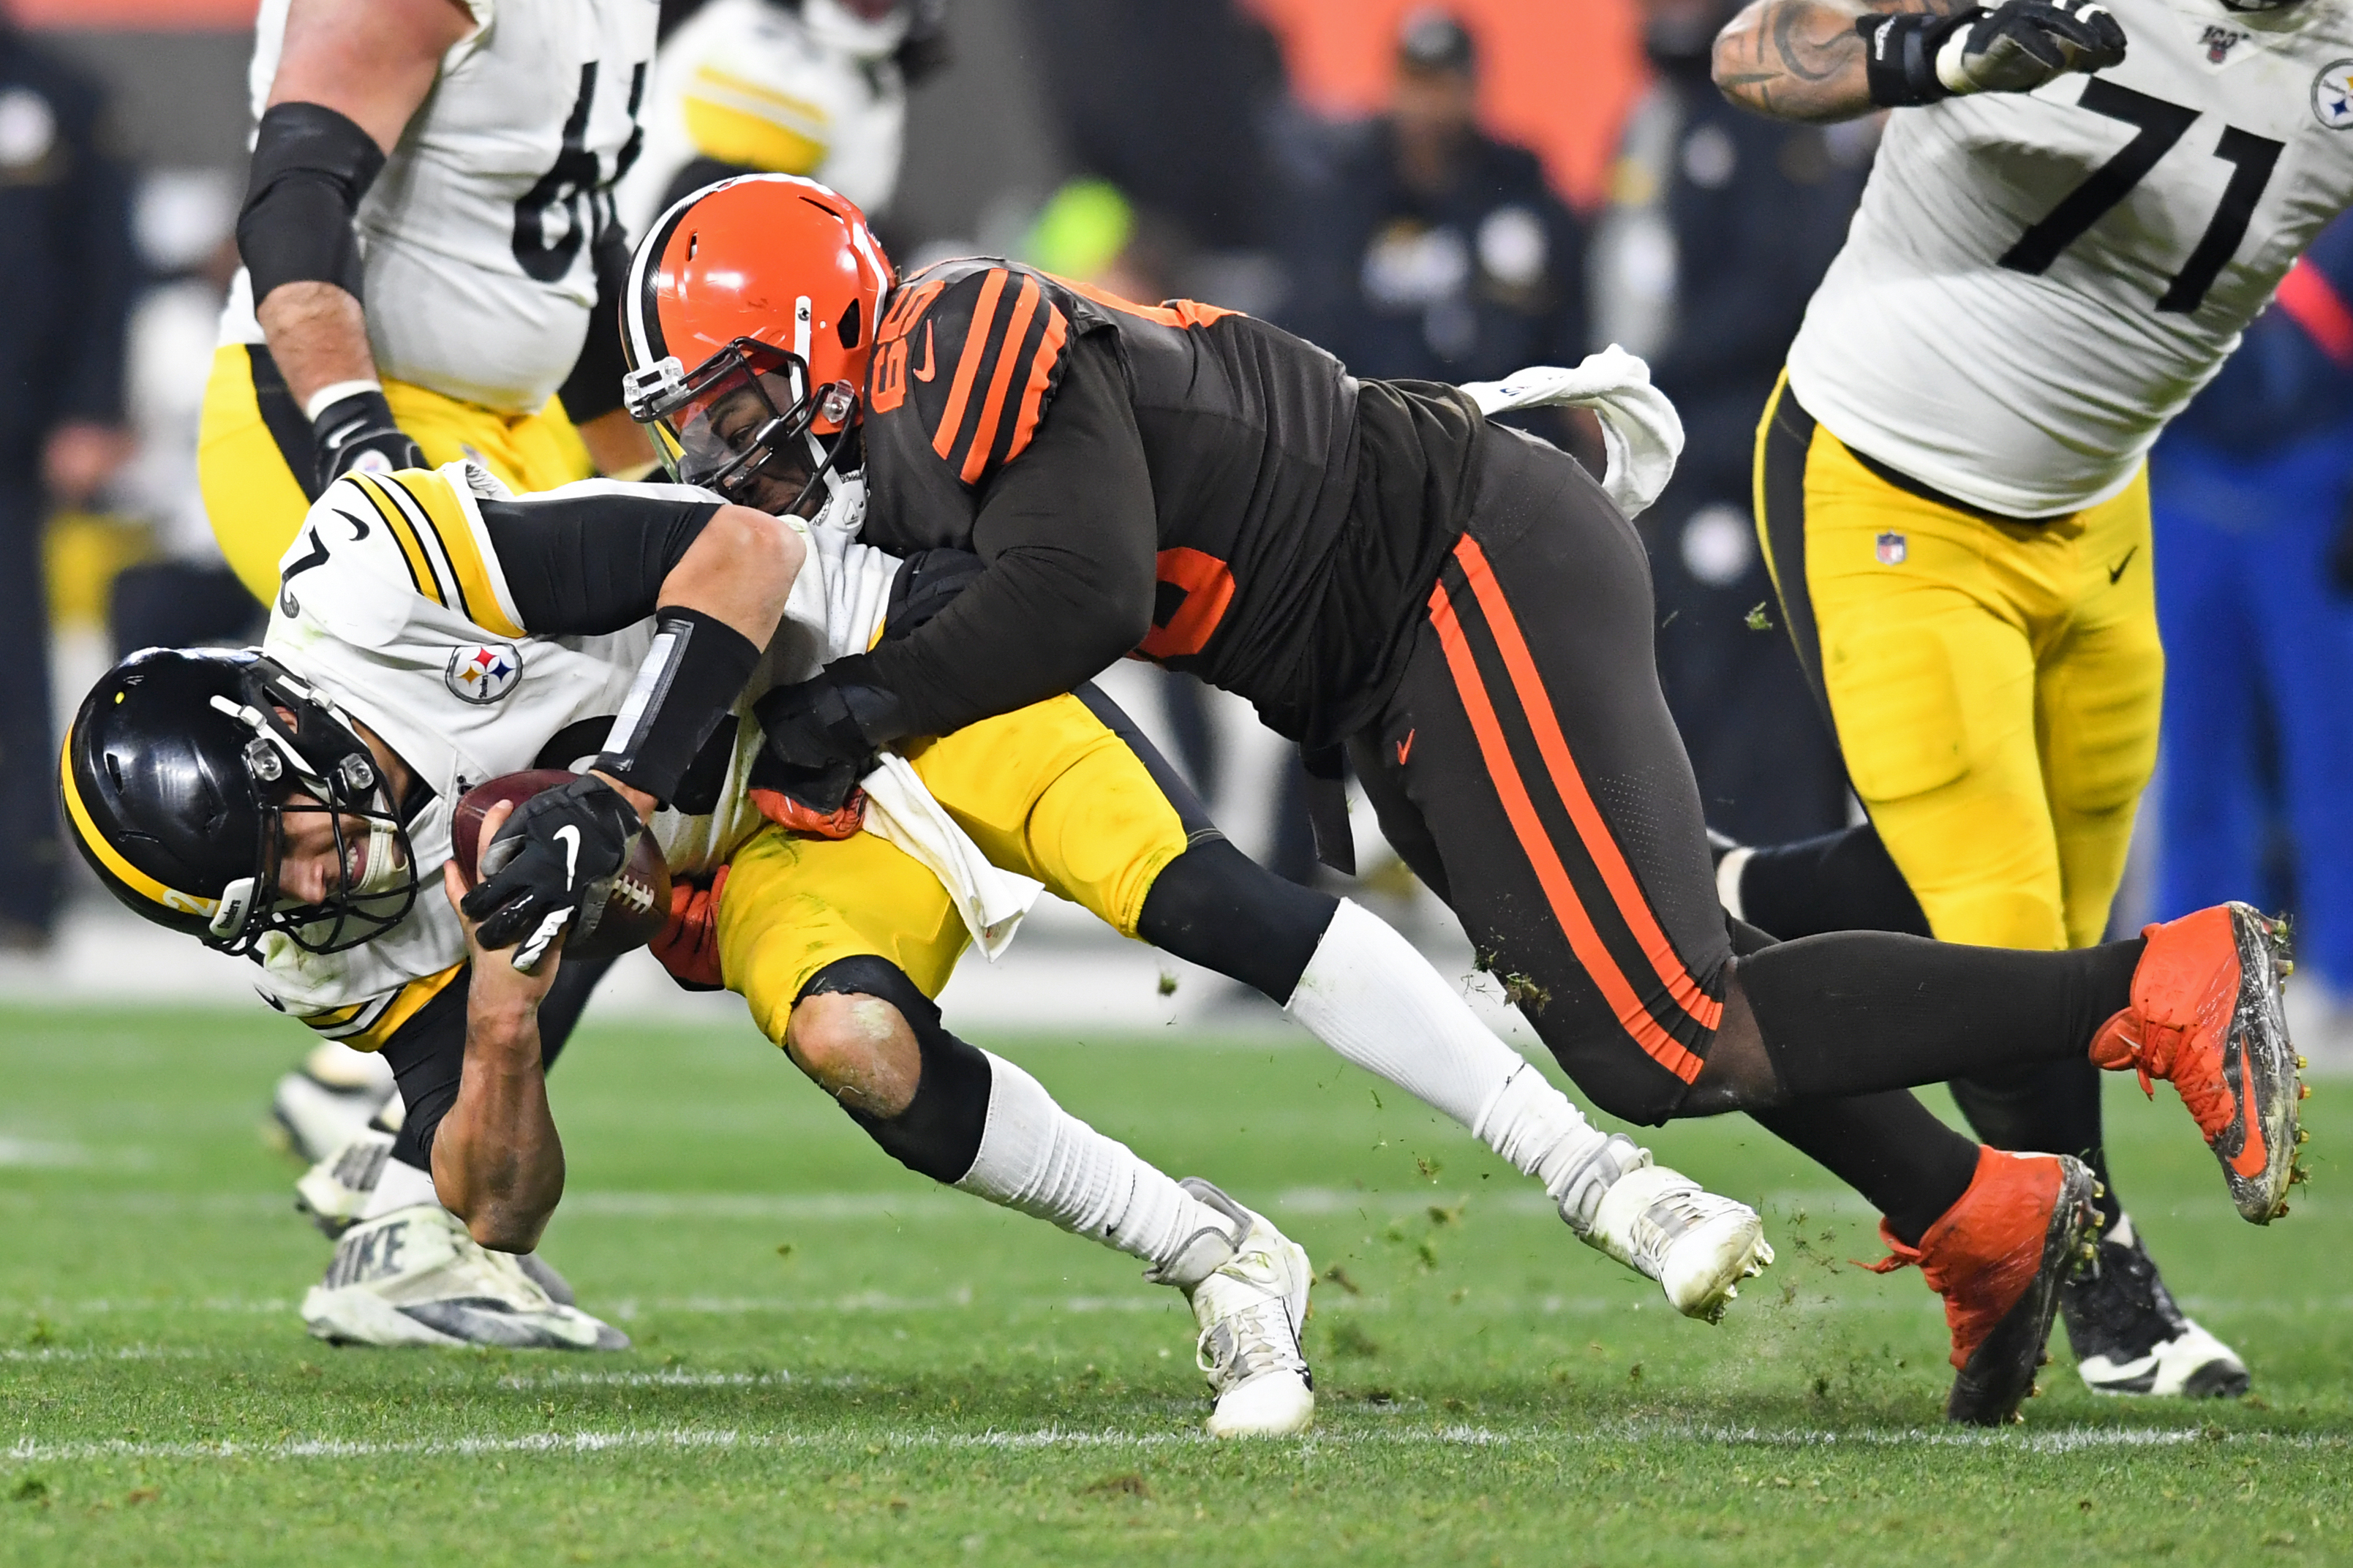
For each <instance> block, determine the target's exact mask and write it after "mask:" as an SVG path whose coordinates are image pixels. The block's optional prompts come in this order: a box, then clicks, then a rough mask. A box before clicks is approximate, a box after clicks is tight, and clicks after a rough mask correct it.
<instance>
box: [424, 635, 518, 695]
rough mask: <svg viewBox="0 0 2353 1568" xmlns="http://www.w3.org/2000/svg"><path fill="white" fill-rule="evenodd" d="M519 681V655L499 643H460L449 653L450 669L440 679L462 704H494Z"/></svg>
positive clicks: (511, 646) (505, 644) (507, 644)
mask: <svg viewBox="0 0 2353 1568" xmlns="http://www.w3.org/2000/svg"><path fill="white" fill-rule="evenodd" d="M442 679H443V680H444V681H445V682H446V683H447V684H448V688H449V694H450V695H451V696H453V697H455V698H457V699H458V700H459V701H461V702H475V703H490V702H496V701H497V700H499V699H500V698H501V697H504V696H505V695H506V694H507V693H508V692H510V691H512V690H513V689H515V682H516V681H518V680H521V679H522V655H521V654H519V653H517V652H516V651H515V649H514V645H513V644H512V643H502V642H478V643H460V644H459V646H458V647H453V648H451V649H450V650H449V668H448V672H447V673H446V674H444V675H443V676H442Z"/></svg>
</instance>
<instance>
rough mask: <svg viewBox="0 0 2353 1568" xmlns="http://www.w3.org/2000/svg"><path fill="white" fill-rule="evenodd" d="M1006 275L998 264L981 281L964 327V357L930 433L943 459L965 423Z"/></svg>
mask: <svg viewBox="0 0 2353 1568" xmlns="http://www.w3.org/2000/svg"><path fill="white" fill-rule="evenodd" d="M1007 276H1008V274H1007V272H1006V270H1005V268H1001V267H1000V268H996V269H995V270H993V271H991V272H990V273H989V275H988V277H987V279H984V280H983V281H982V283H981V285H980V300H979V302H978V303H976V304H975V305H974V306H973V310H972V323H971V324H970V325H969V326H967V327H965V338H964V356H963V357H962V358H961V359H959V360H957V361H956V373H955V381H953V382H951V383H949V384H948V406H947V412H946V413H944V414H942V415H941V416H940V427H939V428H938V429H936V430H934V431H933V432H932V450H933V451H934V452H937V453H938V454H939V455H940V456H941V457H943V458H944V457H946V456H947V455H948V452H949V450H950V449H951V448H953V447H955V438H956V431H957V429H958V428H959V427H960V426H962V425H963V424H964V408H965V403H967V402H968V401H970V400H971V397H972V384H973V381H974V379H975V378H976V376H978V375H979V374H980V356H981V353H982V351H983V350H985V349H987V347H988V329H989V327H990V326H991V325H992V324H994V323H995V321H996V320H997V300H1000V299H1002V298H1003V297H1004V294H1005V279H1006V278H1007Z"/></svg>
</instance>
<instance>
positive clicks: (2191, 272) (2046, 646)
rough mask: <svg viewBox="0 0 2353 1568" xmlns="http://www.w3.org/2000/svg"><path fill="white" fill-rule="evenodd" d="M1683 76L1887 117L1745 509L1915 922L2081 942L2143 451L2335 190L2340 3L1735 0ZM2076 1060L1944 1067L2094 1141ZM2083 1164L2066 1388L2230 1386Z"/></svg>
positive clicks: (2143, 709) (2039, 1142)
mask: <svg viewBox="0 0 2353 1568" xmlns="http://www.w3.org/2000/svg"><path fill="white" fill-rule="evenodd" d="M1715 78H1716V81H1717V84H1718V85H1719V86H1720V87H1721V88H1722V89H1723V90H1724V91H1725V93H1726V95H1727V96H1729V97H1731V98H1732V99H1733V100H1735V101H1736V102H1739V103H1741V104H1744V105H1746V107H1748V108H1751V109H1754V110H1758V111H1759V112H1762V113H1766V114H1770V115H1776V116H1779V117H1782V118H1787V119H1797V120H1810V121H1831V120H1841V119H1848V118H1852V117H1854V116H1857V115H1861V114H1865V113H1869V112H1872V111H1873V110H1877V109H1892V110H1894V113H1893V114H1892V115H1890V116H1889V119H1888V124H1887V130H1886V134H1885V139H1884V140H1883V142H1882V144H1881V147H1880V151H1879V155H1878V161H1877V163H1876V165H1875V167H1874V168H1873V173H1872V176H1871V180H1870V183H1869V184H1868V186H1867V188H1866V189H1865V192H1864V195H1863V198H1862V207H1861V210H1860V212H1859V213H1858V214H1857V216H1856V217H1855V220H1854V224H1853V227H1852V231H1851V232H1850V234H1849V237H1848V239H1847V243H1846V247H1845V248H1844V249H1843V250H1842V251H1841V253H1840V255H1839V258H1838V259H1837V260H1836V261H1835V262H1834V263H1833V264H1832V266H1831V270H1830V273H1829V275H1828V277H1827V278H1826V279H1824V281H1823V283H1822V285H1821V287H1820V289H1819V290H1818V291H1817V292H1816V294H1815V296H1814V298H1813V301H1812V303H1811V305H1810V309H1809V310H1808V312H1807V315H1806V319H1805V322H1804V325H1803V327H1802V328H1801V329H1800V331H1799V335H1798V339H1797V342H1796V343H1795V344H1794V345H1793V346H1792V347H1791V349H1790V351H1789V355H1788V374H1787V375H1786V377H1785V379H1784V383H1783V385H1782V386H1781V387H1780V388H1779V389H1778V391H1777V393H1776V394H1775V396H1774V399H1773V401H1772V402H1771V403H1770V404H1769V405H1767V409H1766V413H1765V418H1764V421H1763V423H1762V425H1761V426H1760V428H1759V431H1758V437H1757V524H1758V529H1759V532H1760V534H1761V536H1762V539H1763V542H1764V544H1765V548H1766V553H1767V561H1768V563H1770V565H1771V567H1772V569H1773V574H1774V581H1775V585H1776V588H1777V590H1778V594H1779V596H1780V599H1781V604H1782V607H1783V611H1784V616H1785V619H1786V622H1787V624H1788V628H1789V631H1790V635H1791V637H1792V638H1793V639H1794V640H1795V641H1796V643H1797V646H1798V651H1799V658H1800V660H1801V662H1802V663H1803V664H1804V665H1805V667H1806V669H1807V672H1808V674H1809V676H1810V679H1812V681H1813V683H1814V686H1815V689H1816V692H1817V694H1818V696H1820V698H1821V700H1822V701H1823V703H1824V706H1825V708H1826V710H1828V712H1829V714H1830V716H1831V720H1832V722H1833V724H1834V726H1835V729H1836V732H1837V734H1838V738H1839V742H1840V746H1841V750H1842V752H1843V753H1844V755H1845V758H1846V763H1847V766H1848V771H1849V775H1850V777H1851V779H1852V783H1853V784H1854V787H1855V790H1856V793H1857V795H1859V796H1860V797H1861V798H1862V802H1863V804H1864V805H1865V806H1866V807H1867V808H1868V809H1869V811H1870V814H1871V818H1872V824H1873V828H1875V830H1876V834H1877V837H1878V838H1879V839H1880V840H1881V841H1883V843H1884V846H1885V850H1886V854H1887V856H1888V857H1889V858H1892V860H1893V862H1894V867H1895V868H1896V869H1898V870H1900V872H1901V873H1902V879H1903V881H1904V882H1905V883H1908V884H1909V887H1910V889H1911V892H1912V893H1913V894H1914V895H1916V898H1917V900H1918V910H1917V911H1915V918H1916V917H1917V915H1919V914H1925V919H1926V927H1927V928H1928V929H1929V930H1931V931H1933V932H1934V934H1935V935H1936V936H1937V937H1938V938H1940V939H1943V940H1946V941H1951V942H1972V943H1980V944H1987V945H1995V946H2006V947H2021V948H2046V949H2047V948H2062V947H2082V946H2087V945H2090V944H2092V943H2095V942H2099V941H2100V940H2101V937H2102V934H2103V932H2104V931H2105V926H2106V923H2107V920H2108V910H2109V906H2110V903H2111V901H2112V900H2113V899H2114V896H2115V893H2116V886H2117V883H2118V880H2119V879H2120V878H2121V876H2122V873H2123V868H2124V860H2125V852H2126V845H2127V841H2128V839H2129V837H2130V834H2131V828H2132V819H2133V814H2134V809H2135V805H2136V804H2137V799H2138V797H2139V795H2140V792H2141V789H2142V787H2143V786H2144V785H2145V784H2147V779H2148V776H2149V773H2150V770H2151V768H2152V766H2153V765H2154V763H2155V758H2156V748H2157V728H2158V707H2159V699H2160V692H2161V682H2162V672H2163V658H2164V655H2163V650H2162V648H2161V647H2160V646H2159V643H2158V626H2157V620H2156V606H2155V599H2154V595H2153V592H2152V580H2151V574H2150V572H2149V569H2148V552H2149V511H2148V494H2147V479H2146V473H2145V462H2144V459H2145V458H2146V455H2147V452H2148V449H2149V447H2151V445H2152V444H2154V442H2155V441H2156V439H2157V437H2158V433H2159V432H2160V431H2161V430H2162V429H2163V428H2164V426H2165V423H2166V421H2167V420H2168V419H2169V418H2170V417H2172V416H2173V415H2174V414H2175V413H2177V412H2179V410H2180V408H2181V407H2182V406H2183V405H2185V404H2187V403H2188V402H2189V398H2190V396H2191V395H2193V394H2195V393H2196V392H2197V391H2198V389H2199V388H2200V386H2202V385H2203V384H2205V383H2206V381H2207V379H2208V378H2209V377H2210V376H2211V375H2212V374H2213V373H2214V371H2215V369H2216V368H2217V367H2218V366H2219V365H2220V364H2221V361H2222V360H2223V358H2224V357H2225V356H2226V355H2228V354H2229V353H2231V352H2232V349H2234V348H2235V347H2236V346H2237V343H2238V341H2239V334H2240V331H2241V330H2242V329H2243V328H2244V327H2245V326H2246V325H2247V323H2248V322H2249V321H2252V320H2253V317H2254V316H2255V314H2256V312H2258V311H2259V310H2262V309H2263V306H2264V304H2265V303H2266V302H2267V301H2268V300H2270V298H2271V296H2272V292H2273V290H2274V289H2275V288H2276V287H2277V286H2278V284H2279V281H2280V279H2281V278H2282V277H2283V276H2284V274H2285V273H2286V271H2287V269H2288V268H2289V266H2290V265H2291V264H2292V263H2293V262H2294V261H2295V257H2296V255H2297V253H2298V252H2299V251H2301V250H2302V249H2303V248H2304V247H2305V246H2306V243H2307V242H2309V241H2310V240H2311V238H2312V237H2314V236H2315V235H2316V234H2317V233H2318V232H2319V230H2320V229H2321V228H2322V227H2323V226H2325V225H2326V224H2327V222H2328V221H2329V219H2330V218H2332V217H2334V216H2336V215H2337V213H2339V212H2341V211H2343V210H2344V209H2345V207H2346V206H2347V205H2348V201H2353V19H2348V14H2347V8H2346V7H2345V6H2344V5H2342V4H2340V3H2339V0H2105V4H2102V5H2094V4H2087V3H2085V0H2007V3H2005V4H2002V5H1998V6H1996V7H1994V8H1991V9H1985V8H1978V7H1969V6H1960V5H1955V4H1954V3H1953V0H1756V3H1755V4H1752V5H1749V6H1748V8H1747V9H1746V10H1745V11H1743V12H1742V13H1741V14H1740V15H1739V16H1737V17H1736V18H1735V19H1734V20H1733V22H1732V23H1731V24H1730V25H1729V26H1727V27H1726V28H1725V31H1724V32H1723V33H1722V34H1721V35H1720V36H1719V37H1718V38H1717V40H1716V47H1715ZM1726 867H1727V868H1728V871H1729V872H1730V876H1729V879H1728V881H1729V885H1731V886H1734V887H1737V886H1739V885H1740V882H1739V875H1740V868H1738V867H1736V866H1735V865H1734V864H1733V862H1731V861H1730V860H1727V861H1726ZM1746 913H1747V914H1748V916H1749V918H1752V919H1757V920H1759V921H1762V922H1763V923H1766V924H1767V925H1768V927H1769V926H1770V925H1772V924H1773V923H1774V922H1773V921H1772V920H1771V918H1770V917H1769V916H1768V915H1767V914H1766V912H1765V911H1762V910H1756V909H1753V908H1752V909H1750V910H1746ZM1858 923H1873V924H1880V923H1888V924H1894V923H1897V922H1894V921H1886V920H1883V919H1877V918H1874V919H1873V920H1870V921H1860V920H1859V921H1858ZM1781 934H1785V935H1799V934H1803V932H1802V931H1798V930H1788V931H1783V932H1781ZM2095 1080H2096V1070H2095V1068H2094V1067H2093V1066H2092V1065H2090V1064H2089V1063H2084V1064H2073V1063H2070V1064H2065V1065H2063V1066H2061V1067H2056V1068H2047V1069H2039V1070H2036V1071H2033V1072H2030V1073H2026V1074H2021V1075H2016V1076H2014V1077H2012V1078H2009V1079H1989V1080H1983V1081H1969V1082H1961V1083H1956V1084H1955V1086H1954V1089H1955V1094H1956V1096H1957V1098H1958V1099H1959V1100H1961V1102H1962V1104H1963V1106H1964V1108H1965V1109H1966V1110H1968V1113H1969V1116H1970V1120H1971V1121H1972V1122H1973V1123H1974V1124H1975V1125H1976V1127H1977V1129H1978V1131H1979V1132H1980V1133H1982V1134H1984V1135H1985V1136H1986V1137H1987V1139H1988V1140H1989V1142H1994V1143H1996V1144H1998V1145H2000V1146H2001V1147H2005V1148H2011V1149H2051V1150H2063V1151H2068V1152H2076V1153H2080V1154H2084V1155H2086V1156H2088V1157H2089V1158H2090V1160H2091V1161H2092V1162H2093V1163H2094V1165H2095V1167H2097V1166H2099V1165H2100V1163H2101V1157H2100V1152H2099V1145H2100V1142H2101V1133H2100V1121H2099V1094H2098V1086H2097V1083H2096V1081H2095ZM2113 1186H2114V1184H2113V1182H2111V1183H2110V1189H2111V1190H2110V1193H2109V1194H2108V1195H2107V1196H2106V1197H2105V1206H2106V1208H2107V1211H2108V1213H2107V1218H2108V1225H2107V1231H2106V1236H2105V1238H2104V1239H2103V1241H2102V1243H2101V1247H2100V1250H2099V1257H2098V1261H2097V1264H2096V1266H2095V1267H2094V1268H2093V1269H2091V1270H2088V1271H2087V1272H2086V1274H2085V1275H2084V1277H2083V1278H2081V1279H2077V1280H2075V1281H2073V1282H2071V1283H2070V1284H2069V1285H2068V1286H2067V1287H2066V1288H2065V1290H2066V1294H2065V1296H2064V1298H2063V1310H2064V1312H2065V1316H2066V1318H2067V1323H2068V1330H2069V1334H2070V1338H2071V1339H2072V1340H2073V1342H2074V1346H2075V1351H2076V1357H2077V1362H2078V1365H2079V1369H2080V1370H2081V1372H2082V1373H2083V1375H2084V1380H2085V1381H2086V1382H2087V1383H2089V1384H2091V1385H2092V1386H2093V1387H2094V1388H2097V1389H2102V1390H2104V1391H2107V1392H2112V1393H2136V1394H2150V1393H2155V1394H2182V1393H2186V1394H2237V1393H2240V1392H2242V1390H2243V1389H2244V1388H2245V1387H2246V1385H2247V1373H2246V1369H2245V1368H2244V1366H2243V1365H2242V1363H2240V1362H2239V1360H2238V1358H2237V1357H2236V1356H2235V1355H2233V1354H2232V1352H2230V1350H2229V1349H2228V1348H2227V1347H2226V1346H2224V1345H2222V1344H2221V1342H2218V1341H2216V1340H2215V1339H2214V1338H2213V1336H2211V1334H2208V1333H2207V1332H2206V1331H2203V1330H2202V1329H2200V1328H2199V1327H2198V1326H2197V1325H2196V1324H2195V1323H2193V1322H2191V1321H2189V1320H2188V1319H2186V1318H2185V1317H2183V1316H2182V1315H2181V1313H2180V1312H2179V1310H2178V1309H2177V1308H2176V1307H2175V1306H2174V1303H2173V1301H2172V1299H2171V1297H2170V1296H2169V1294H2168V1292H2167V1291H2166V1289H2165V1287H2164V1284H2163V1282H2162V1281H2161V1280H2160V1279H2158V1275H2157V1271H2156V1268H2155V1266H2154V1264H2153V1263H2152V1262H2151V1261H2150V1260H2149V1258H2148V1257H2147V1252H2146V1250H2145V1249H2144V1248H2143V1247H2142V1246H2141V1245H2140V1242H2139V1240H2138V1238H2137V1237H2136V1235H2135V1234H2134V1231H2133V1228H2132V1224H2131V1221H2130V1219H2129V1217H2128V1216H2126V1215H2125V1213H2124V1212H2123V1210H2122V1208H2121V1206H2120V1205H2118V1203H2117V1201H2116V1197H2115V1195H2114V1191H2113Z"/></svg>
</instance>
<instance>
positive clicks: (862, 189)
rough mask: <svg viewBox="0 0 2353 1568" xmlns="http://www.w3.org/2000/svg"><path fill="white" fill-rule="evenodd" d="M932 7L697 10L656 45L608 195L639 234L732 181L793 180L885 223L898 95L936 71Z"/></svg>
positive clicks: (835, 4) (823, 1)
mask: <svg viewBox="0 0 2353 1568" xmlns="http://www.w3.org/2000/svg"><path fill="white" fill-rule="evenodd" d="M943 10H944V0H711V3H710V4H709V5H703V6H702V8H700V9H699V10H697V11H696V12H695V13H694V15H693V16H691V17H690V18H688V19H687V20H686V21H685V22H684V23H682V24H681V25H680V26H679V27H678V29H677V30H676V31H675V32H673V33H671V34H670V36H669V37H666V38H664V39H663V40H662V46H661V50H660V53H659V54H658V55H657V56H656V57H655V59H654V71H653V77H652V80H651V84H650V86H649V88H648V89H647V93H646V103H645V107H644V109H643V110H641V111H640V113H639V116H638V119H639V122H640V123H641V124H643V125H644V127H645V137H646V141H645V152H644V155H643V156H641V157H640V158H639V159H638V161H637V163H636V164H635V165H634V166H633V167H632V168H631V169H630V170H629V172H628V175H627V176H626V177H624V178H623V180H622V181H621V183H620V184H619V185H618V186H617V188H616V189H615V191H614V193H613V194H614V199H615V202H616V204H617V207H618V210H619V213H620V217H621V223H622V226H623V227H624V228H626V229H627V230H628V232H629V233H631V234H638V233H640V232H642V231H643V230H644V228H645V226H646V225H648V224H649V223H651V222H652V221H653V220H654V218H655V217H657V216H659V215H660V213H661V212H662V210H663V209H664V208H666V207H668V206H669V205H670V204H671V203H672V202H674V201H676V200H678V199H679V197H681V196H682V195H687V194H688V193H689V192H691V191H696V190H700V189H702V187H703V186H704V185H708V184H713V183H715V182H717V181H720V180H723V179H726V178H727V177H728V176H730V175H732V174H807V176H809V177H810V178H811V179H816V180H822V181H823V182H825V184H828V185H830V186H832V187H833V188H834V189H835V190H838V191H841V192H844V193H857V194H856V195H853V196H852V199H853V200H855V201H856V202H857V203H858V204H859V205H860V206H863V207H865V208H866V209H867V210H868V211H870V212H887V211H888V210H889V209H890V205H891V198H892V195H894V194H896V192H897V190H898V186H899V164H900V159H901V155H902V151H903V149H904V145H905V141H906V121H907V88H908V85H909V83H910V81H911V80H913V79H918V78H920V77H921V76H922V75H923V74H925V73H926V72H928V71H929V70H930V69H932V68H934V66H935V65H936V64H938V63H939V62H940V61H941V60H942V59H943V58H944V48H945V40H944V35H943V34H942V32H941V30H940V13H941V12H942V11H943Z"/></svg>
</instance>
